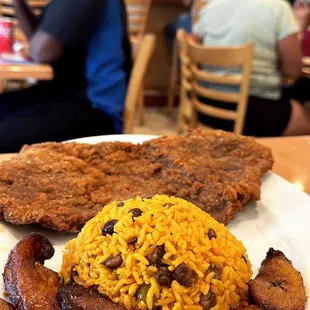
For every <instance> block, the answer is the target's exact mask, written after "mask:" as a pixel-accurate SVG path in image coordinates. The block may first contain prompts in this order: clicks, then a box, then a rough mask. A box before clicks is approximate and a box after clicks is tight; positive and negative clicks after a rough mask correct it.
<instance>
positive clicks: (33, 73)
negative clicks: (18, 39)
mask: <svg viewBox="0 0 310 310" xmlns="http://www.w3.org/2000/svg"><path fill="white" fill-rule="evenodd" d="M53 78H54V71H53V68H52V66H50V65H48V64H39V63H36V62H33V61H28V60H26V59H24V58H22V57H20V56H19V55H18V54H7V55H0V92H3V91H4V90H5V86H6V84H5V82H6V81H8V80H21V81H27V80H28V79H34V80H37V81H46V80H52V79H53Z"/></svg>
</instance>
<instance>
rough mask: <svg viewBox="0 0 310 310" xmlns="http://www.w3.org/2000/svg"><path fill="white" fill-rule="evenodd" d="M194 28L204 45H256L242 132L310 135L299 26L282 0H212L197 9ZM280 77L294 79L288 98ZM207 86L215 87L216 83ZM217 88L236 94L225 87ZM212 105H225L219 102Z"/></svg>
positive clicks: (225, 125)
mask: <svg viewBox="0 0 310 310" xmlns="http://www.w3.org/2000/svg"><path fill="white" fill-rule="evenodd" d="M194 32H195V33H196V34H197V35H198V36H199V37H200V38H201V39H202V42H203V44H206V45H211V46H232V45H238V44H244V43H248V42H254V43H255V55H254V59H253V69H252V74H251V81H250V90H249V92H250V97H249V100H248V110H247V114H246V120H245V127H244V131H243V133H244V134H246V135H253V136H280V135H300V134H310V110H309V109H307V104H308V101H309V100H310V95H309V91H308V89H309V81H310V80H307V81H306V80H301V79H300V77H301V74H302V53H301V48H300V46H301V44H300V41H299V28H298V25H297V22H296V17H295V15H294V12H293V10H292V7H291V6H290V4H289V3H288V2H287V1H286V0H251V1H249V0H233V1H232V0H211V1H210V2H209V4H208V6H206V7H204V8H203V9H202V11H201V13H200V18H199V20H198V22H197V24H196V25H195V26H194ZM214 71H215V72H218V73H219V74H225V73H233V72H235V70H233V71H231V70H228V71H224V70H222V69H220V68H215V69H214ZM223 71H224V72H223ZM283 78H289V79H290V80H293V81H297V82H296V84H295V85H294V86H293V87H292V88H291V90H290V92H289V94H290V97H289V98H288V97H287V96H284V93H283V91H282V81H283ZM210 87H211V88H215V89H216V88H218V85H210ZM221 89H222V90H224V91H228V92H236V89H235V88H234V87H233V86H230V85H227V86H223V87H222V88H221ZM212 104H214V105H215V106H220V107H222V106H223V105H225V104H224V103H222V102H219V101H214V102H213V103H212ZM230 106H231V105H230ZM200 118H201V119H200V120H201V121H203V122H205V123H207V124H209V125H211V126H216V127H220V128H223V129H226V130H232V128H233V127H232V124H231V122H230V121H224V120H214V119H211V118H207V117H204V116H200Z"/></svg>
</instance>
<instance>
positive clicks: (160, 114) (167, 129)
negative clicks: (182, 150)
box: [134, 107, 177, 135]
mask: <svg viewBox="0 0 310 310" xmlns="http://www.w3.org/2000/svg"><path fill="white" fill-rule="evenodd" d="M176 118H177V109H176V110H174V111H173V113H172V115H169V114H168V112H167V108H165V107H163V108H153V107H152V108H150V107H149V108H148V107H147V108H146V110H145V124H144V126H141V125H139V122H138V120H136V126H135V128H134V133H135V134H145V135H172V134H176V128H177V127H176Z"/></svg>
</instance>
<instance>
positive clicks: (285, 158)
mask: <svg viewBox="0 0 310 310" xmlns="http://www.w3.org/2000/svg"><path fill="white" fill-rule="evenodd" d="M257 141H258V142H260V143H261V144H263V145H266V146H267V147H269V148H270V149H271V150H272V155H273V157H274V160H275V164H274V167H273V169H272V170H273V171H274V172H275V173H277V174H278V175H280V176H281V177H283V178H284V179H286V180H288V181H290V182H291V183H293V184H294V185H295V186H296V187H298V188H300V189H301V190H303V191H305V192H306V193H308V194H310V136H300V137H279V138H264V139H257Z"/></svg>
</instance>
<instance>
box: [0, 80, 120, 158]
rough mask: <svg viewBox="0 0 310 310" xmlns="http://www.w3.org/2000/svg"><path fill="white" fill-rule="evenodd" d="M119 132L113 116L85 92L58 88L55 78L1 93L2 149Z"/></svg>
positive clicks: (0, 138)
mask: <svg viewBox="0 0 310 310" xmlns="http://www.w3.org/2000/svg"><path fill="white" fill-rule="evenodd" d="M113 133H115V130H114V125H113V122H112V119H111V118H110V117H109V116H108V115H106V114H105V113H102V112H100V111H98V110H96V109H93V108H92V106H91V103H90V102H89V101H88V100H87V98H86V97H85V95H83V94H79V93H78V92H67V93H66V92H65V91H64V89H57V88H55V87H54V86H53V84H52V82H51V83H50V82H47V83H42V84H40V85H37V86H33V87H30V88H28V89H24V90H19V91H14V92H8V93H5V94H2V95H0V153H10V152H18V151H19V150H20V148H21V147H22V146H23V145H24V144H33V143H39V142H45V141H64V140H69V139H74V138H79V137H86V136H95V135H105V134H113Z"/></svg>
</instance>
